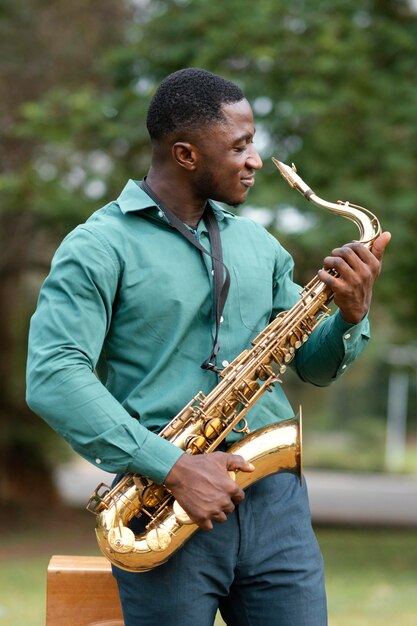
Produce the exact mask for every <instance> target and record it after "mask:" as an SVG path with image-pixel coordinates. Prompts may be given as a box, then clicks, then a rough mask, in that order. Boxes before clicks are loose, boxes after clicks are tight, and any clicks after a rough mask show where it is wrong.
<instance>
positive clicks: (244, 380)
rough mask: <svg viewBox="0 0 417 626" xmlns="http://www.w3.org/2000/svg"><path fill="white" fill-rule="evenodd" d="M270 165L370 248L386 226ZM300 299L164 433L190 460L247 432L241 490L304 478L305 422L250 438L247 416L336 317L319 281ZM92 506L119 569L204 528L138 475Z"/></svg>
mask: <svg viewBox="0 0 417 626" xmlns="http://www.w3.org/2000/svg"><path fill="white" fill-rule="evenodd" d="M272 160H273V162H274V163H275V165H276V166H277V167H278V169H279V171H280V172H281V174H282V176H283V177H284V178H285V179H286V180H287V182H288V183H289V184H290V185H291V186H292V187H293V188H294V189H297V190H298V191H299V192H300V193H302V194H303V195H304V196H305V198H306V199H307V200H310V201H311V202H313V203H314V204H317V205H318V206H320V207H324V208H326V209H328V210H330V211H332V212H334V213H337V214H339V215H341V216H343V217H345V218H347V219H349V220H351V221H353V222H355V224H356V225H357V226H358V228H359V233H360V239H359V241H360V242H361V243H363V244H364V245H365V246H367V247H368V248H371V247H372V243H373V241H374V240H375V239H376V238H377V237H378V236H379V234H380V233H381V227H380V225H379V222H378V220H377V218H376V217H375V216H374V215H373V214H372V213H371V212H370V211H368V210H367V209H365V208H363V207H359V206H357V205H354V204H351V203H350V202H341V201H338V202H337V203H336V204H333V203H331V202H326V201H325V200H322V199H321V198H319V197H318V196H316V194H315V193H314V192H313V191H312V190H311V189H310V188H309V187H308V186H307V185H306V184H305V183H304V181H303V180H302V179H301V178H300V177H299V176H298V174H297V173H296V169H295V166H294V165H293V166H292V167H291V168H290V167H288V166H287V165H285V164H284V163H281V162H280V161H277V160H276V159H272ZM331 271H332V272H333V273H334V274H336V273H335V271H334V270H331ZM300 296H301V298H300V300H299V301H298V302H297V304H295V305H294V306H293V307H292V309H290V310H289V311H285V312H282V313H280V314H279V315H278V316H277V317H276V318H275V319H274V320H273V321H272V322H271V323H270V324H269V325H268V326H267V327H266V328H265V329H264V330H263V331H262V332H261V333H260V334H259V335H258V336H257V337H256V338H255V339H254V341H253V342H252V348H251V349H248V350H244V351H243V352H242V353H241V354H239V355H238V356H237V357H236V358H235V359H234V360H233V361H232V362H231V363H230V364H229V365H228V366H227V367H226V368H225V369H224V370H223V371H222V372H221V373H220V376H221V380H220V382H219V383H218V384H217V386H216V387H215V388H214V389H213V390H212V391H211V392H210V393H209V394H208V395H204V394H203V393H202V392H199V393H198V394H197V395H196V396H195V397H194V398H193V399H192V400H191V401H190V402H189V403H188V404H187V405H186V406H185V407H184V409H183V410H182V411H181V412H180V413H178V415H177V416H176V417H174V418H173V419H172V420H171V422H169V423H168V424H167V426H165V428H164V429H163V430H162V431H161V433H160V436H161V437H164V438H165V439H167V440H169V441H170V442H171V443H173V444H174V445H176V446H178V447H179V448H181V449H182V450H184V451H186V452H187V453H189V454H208V453H210V452H213V451H214V450H216V448H217V447H218V446H219V444H220V443H221V442H222V441H223V440H224V439H225V437H227V435H228V434H229V433H230V432H231V431H232V430H235V431H237V432H242V433H244V434H245V436H243V437H242V439H241V440H240V441H238V442H237V443H235V444H234V445H233V446H231V447H230V448H229V449H228V452H231V453H235V454H240V455H242V456H243V457H244V458H245V459H246V460H247V461H249V462H250V463H252V464H253V465H254V467H255V469H254V471H253V472H251V473H247V472H235V473H233V474H234V476H233V477H234V478H235V480H236V481H237V483H238V484H239V486H240V487H241V488H243V489H244V488H246V487H248V486H249V485H251V484H253V483H254V482H255V481H257V480H259V479H260V478H263V477H265V476H268V475H269V474H273V473H275V472H293V473H296V474H298V475H299V476H300V480H301V416H300V418H299V419H298V418H294V419H291V420H284V421H281V422H278V423H276V424H272V425H270V426H266V427H265V428H262V429H260V430H257V431H255V432H252V433H251V432H250V429H249V427H248V423H247V420H246V418H245V415H246V413H247V412H248V410H249V409H250V408H251V407H252V406H253V405H254V404H255V402H256V401H257V400H258V399H259V398H260V397H261V396H262V394H263V393H265V391H272V388H273V386H274V385H275V383H277V382H278V383H281V382H282V380H281V375H282V374H283V373H284V372H285V370H286V368H287V365H288V364H289V363H290V362H291V361H292V360H293V358H294V356H295V352H296V350H297V349H298V348H300V347H301V346H302V345H303V344H304V343H305V342H306V341H307V340H308V338H309V335H310V334H311V333H312V331H313V330H314V328H315V327H316V326H317V325H318V324H319V323H320V322H321V321H322V320H323V319H324V318H325V317H326V316H327V315H328V314H329V313H330V309H329V308H328V306H327V305H328V304H329V302H330V301H331V300H332V297H333V294H332V292H331V290H330V289H329V288H328V287H327V286H326V285H325V284H324V283H323V282H322V281H321V280H320V279H319V278H318V277H317V276H316V277H315V278H313V279H312V280H311V281H310V282H309V283H308V284H307V285H306V287H304V289H303V290H302V291H301V292H300ZM87 508H88V510H90V511H91V512H93V513H94V514H95V515H96V522H97V523H96V536H97V540H98V544H99V547H100V550H101V551H102V553H103V554H104V556H105V557H107V559H108V560H109V561H111V562H112V563H113V564H114V565H116V566H117V567H120V568H122V569H125V570H128V571H136V572H141V571H147V570H149V569H152V568H154V567H156V566H157V565H160V564H162V563H164V562H165V561H167V560H168V559H169V558H170V557H171V555H172V554H173V553H174V552H176V550H178V549H179V548H181V546H182V545H183V544H184V543H185V542H186V541H187V540H188V539H189V538H190V537H191V536H192V535H193V534H194V533H195V532H196V531H197V530H198V526H197V525H196V524H195V523H193V522H192V520H191V519H190V518H189V517H188V515H187V514H186V512H185V511H184V510H183V509H182V508H181V507H180V506H179V504H178V502H176V501H175V500H174V498H173V496H172V495H171V494H170V492H169V491H168V490H167V489H166V488H165V487H164V486H163V485H158V484H156V483H154V482H153V481H152V480H150V479H148V478H146V477H144V476H141V475H139V474H128V475H126V476H125V477H124V478H123V479H122V480H121V481H120V482H119V483H118V484H117V485H116V486H115V487H114V488H113V489H111V490H110V489H109V488H108V487H106V485H103V484H100V485H99V486H98V487H97V488H96V490H95V491H94V493H93V495H92V496H91V498H90V501H89V503H88V505H87ZM135 516H136V517H139V518H141V520H142V521H143V522H144V523H143V528H144V530H143V532H142V533H140V534H138V535H135V534H134V533H133V531H132V530H131V529H130V528H128V524H129V522H130V521H131V520H132V519H133V518H134V517H135Z"/></svg>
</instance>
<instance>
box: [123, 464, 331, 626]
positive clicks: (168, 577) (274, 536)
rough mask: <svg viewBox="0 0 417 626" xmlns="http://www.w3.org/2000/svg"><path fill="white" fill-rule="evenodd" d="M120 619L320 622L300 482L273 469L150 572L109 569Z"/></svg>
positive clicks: (319, 575) (141, 623)
mask: <svg viewBox="0 0 417 626" xmlns="http://www.w3.org/2000/svg"><path fill="white" fill-rule="evenodd" d="M113 574H114V576H115V578H116V580H117V583H118V586H119V594H120V599H121V603H122V608H123V614H124V619H125V625H126V626H212V625H213V622H214V619H215V615H216V611H217V610H218V609H220V612H221V614H222V617H223V619H224V621H225V622H226V623H227V624H228V625H229V626H326V624H327V609H326V595H325V590H324V575H323V560H322V557H321V553H320V549H319V547H318V544H317V541H316V538H315V535H314V533H313V530H312V527H311V518H310V510H309V505H308V497H307V490H306V486H305V482H304V481H303V485H302V486H301V487H300V484H299V480H298V478H297V477H296V476H294V475H292V474H288V473H280V474H275V475H273V476H269V477H267V478H264V479H263V480H261V481H259V482H258V483H256V484H254V485H252V486H251V487H249V488H248V489H247V490H246V497H245V500H244V501H243V502H242V503H241V504H240V505H239V506H238V507H237V508H236V510H235V511H234V513H232V514H231V515H229V516H228V519H227V522H225V523H224V524H215V528H214V529H213V530H212V531H209V532H204V531H201V530H200V531H198V532H197V533H196V534H195V535H193V537H192V538H191V539H190V540H189V541H188V542H187V543H186V544H185V545H184V546H183V547H182V548H181V549H180V550H179V551H178V552H177V553H176V554H174V555H173V556H172V557H171V558H170V559H169V561H168V562H167V563H165V564H164V565H161V566H159V567H156V568H155V569H153V570H151V571H149V572H143V573H132V572H126V571H123V570H120V569H118V568H116V567H114V568H113Z"/></svg>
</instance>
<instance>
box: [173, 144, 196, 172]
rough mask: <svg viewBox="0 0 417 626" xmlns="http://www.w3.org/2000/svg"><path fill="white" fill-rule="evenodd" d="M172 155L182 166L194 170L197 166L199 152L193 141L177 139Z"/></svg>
mask: <svg viewBox="0 0 417 626" xmlns="http://www.w3.org/2000/svg"><path fill="white" fill-rule="evenodd" d="M171 150H172V156H173V157H174V159H175V161H176V162H177V163H178V165H180V166H181V167H183V168H185V169H186V170H189V171H190V172H191V171H194V170H195V168H196V166H197V160H198V153H197V149H196V147H195V146H194V145H193V144H192V143H186V142H184V141H176V142H175V143H174V145H173V146H172V149H171Z"/></svg>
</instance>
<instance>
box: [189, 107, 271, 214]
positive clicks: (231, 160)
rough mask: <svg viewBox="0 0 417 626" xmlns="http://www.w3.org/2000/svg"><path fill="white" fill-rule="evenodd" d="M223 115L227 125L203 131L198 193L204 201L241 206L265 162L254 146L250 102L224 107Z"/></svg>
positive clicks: (200, 147)
mask: <svg viewBox="0 0 417 626" xmlns="http://www.w3.org/2000/svg"><path fill="white" fill-rule="evenodd" d="M222 111H223V113H224V115H225V117H226V123H223V122H222V123H214V124H212V125H210V126H208V127H207V128H206V129H204V130H202V131H201V137H200V139H199V141H198V152H199V154H200V163H199V167H198V170H197V171H196V177H195V190H196V192H197V194H198V195H200V197H201V198H203V199H207V198H212V199H213V200H217V201H219V202H225V203H226V204H229V205H231V206H238V205H239V204H241V203H242V202H244V201H245V200H246V197H247V195H248V191H249V189H250V188H251V187H253V185H254V182H255V178H254V177H255V170H258V169H260V168H261V167H262V160H261V158H260V156H259V154H258V152H257V150H256V148H255V146H254V145H253V143H252V141H253V136H254V134H255V128H254V125H253V113H252V109H251V107H250V104H249V102H248V101H247V100H241V101H240V102H236V103H234V104H225V105H223V106H222Z"/></svg>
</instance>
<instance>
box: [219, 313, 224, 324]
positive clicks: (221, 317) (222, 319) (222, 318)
mask: <svg viewBox="0 0 417 626" xmlns="http://www.w3.org/2000/svg"><path fill="white" fill-rule="evenodd" d="M223 322H224V317H223V315H221V316H220V324H223Z"/></svg>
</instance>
